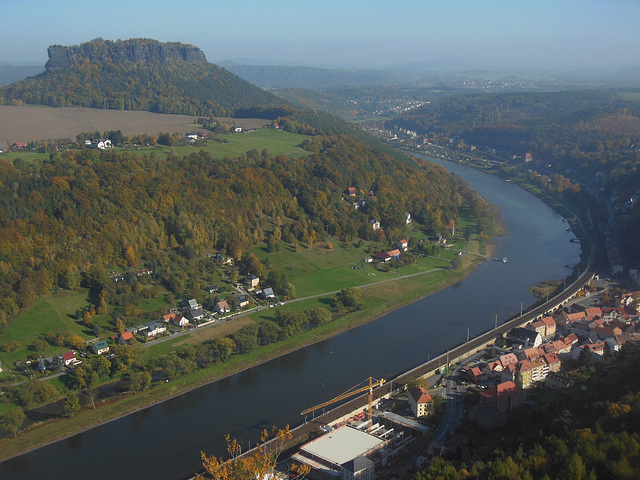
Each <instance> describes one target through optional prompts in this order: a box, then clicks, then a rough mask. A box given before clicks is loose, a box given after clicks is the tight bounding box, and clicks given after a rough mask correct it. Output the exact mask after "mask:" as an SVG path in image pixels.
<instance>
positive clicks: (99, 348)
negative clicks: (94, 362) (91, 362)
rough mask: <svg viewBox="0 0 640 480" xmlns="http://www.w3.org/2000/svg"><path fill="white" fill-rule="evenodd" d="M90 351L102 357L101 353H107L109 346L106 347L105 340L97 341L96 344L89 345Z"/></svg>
mask: <svg viewBox="0 0 640 480" xmlns="http://www.w3.org/2000/svg"><path fill="white" fill-rule="evenodd" d="M91 349H92V350H93V353H95V354H96V355H102V354H103V353H107V352H109V345H107V341H106V340H98V341H97V342H96V343H94V344H93V345H91Z"/></svg>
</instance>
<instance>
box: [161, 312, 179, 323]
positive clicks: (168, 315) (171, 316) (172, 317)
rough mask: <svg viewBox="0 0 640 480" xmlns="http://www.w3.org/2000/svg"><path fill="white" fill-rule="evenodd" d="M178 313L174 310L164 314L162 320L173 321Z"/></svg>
mask: <svg viewBox="0 0 640 480" xmlns="http://www.w3.org/2000/svg"><path fill="white" fill-rule="evenodd" d="M176 315H177V314H175V313H173V312H172V313H169V314H167V315H165V316H163V317H162V321H163V322H164V323H169V322H172V321H173V319H174V318H176Z"/></svg>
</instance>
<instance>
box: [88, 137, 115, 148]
mask: <svg viewBox="0 0 640 480" xmlns="http://www.w3.org/2000/svg"><path fill="white" fill-rule="evenodd" d="M90 147H91V148H97V149H98V150H104V149H106V148H111V140H109V139H108V138H100V139H98V140H94V141H93V142H91V145H90Z"/></svg>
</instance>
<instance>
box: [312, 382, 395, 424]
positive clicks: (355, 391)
mask: <svg viewBox="0 0 640 480" xmlns="http://www.w3.org/2000/svg"><path fill="white" fill-rule="evenodd" d="M367 381H368V382H369V384H368V385H365V386H364V387H361V386H360V385H362V384H363V383H364V382H367ZM385 382H386V380H385V379H384V378H382V379H380V380H376V379H375V378H373V377H369V378H368V379H367V380H364V381H363V382H360V383H359V384H358V385H356V386H355V387H351V388H350V389H349V390H347V391H346V392H344V393H342V394H340V395H338V396H337V397H335V398H332V399H331V400H327V401H326V402H324V403H321V404H320V405H316V406H315V407H311V408H307V409H306V410H303V411H302V412H300V415H306V414H307V413H309V412H313V411H315V410H318V409H319V408H323V407H326V406H327V405H331V404H332V403H336V402H339V401H340V400H344V399H345V398H349V397H351V396H353V395H357V394H358V393H362V392H366V391H369V405H368V408H367V415H368V417H369V428H371V424H372V422H371V417H372V416H373V389H374V387H381V386H382V384H384V383H385Z"/></svg>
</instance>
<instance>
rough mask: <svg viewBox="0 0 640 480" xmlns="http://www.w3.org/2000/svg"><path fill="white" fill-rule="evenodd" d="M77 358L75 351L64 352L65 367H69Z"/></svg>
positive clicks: (63, 361)
mask: <svg viewBox="0 0 640 480" xmlns="http://www.w3.org/2000/svg"><path fill="white" fill-rule="evenodd" d="M76 361H77V360H76V352H73V351H69V352H64V353H63V354H62V363H63V364H64V366H65V367H68V366H69V365H71V364H72V363H75V362H76Z"/></svg>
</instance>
